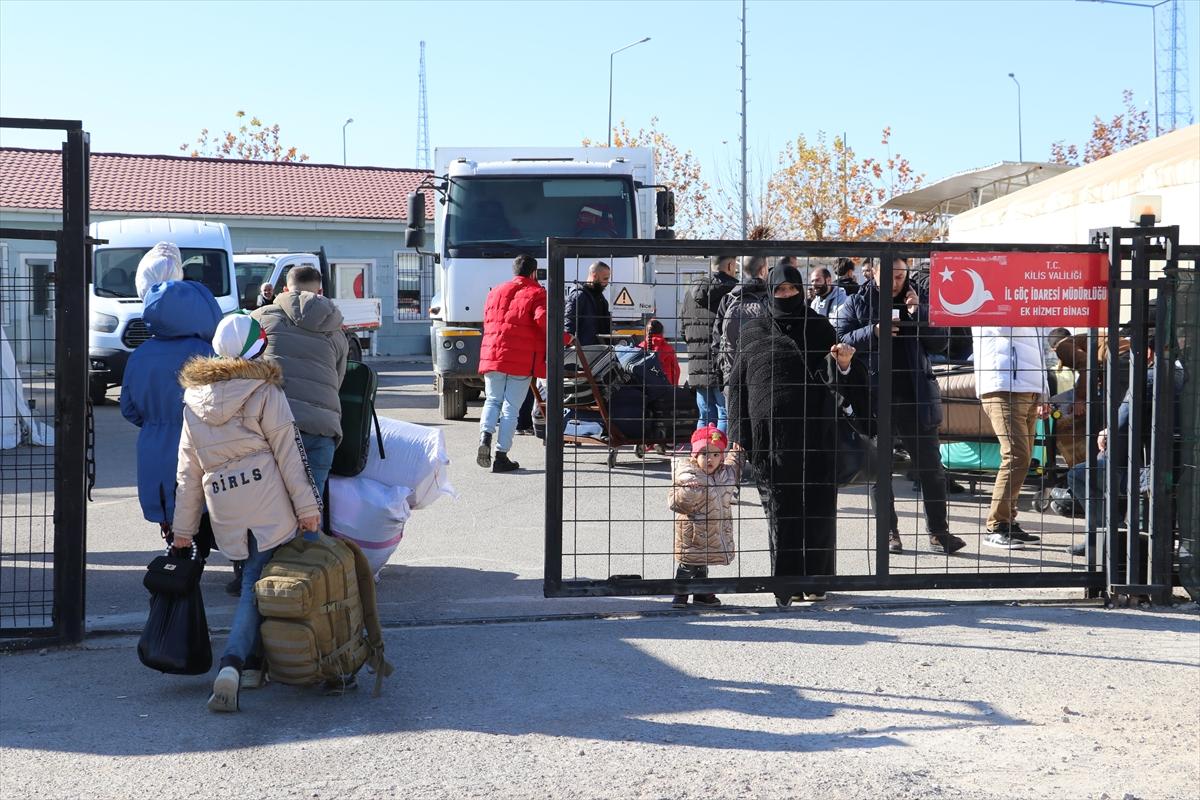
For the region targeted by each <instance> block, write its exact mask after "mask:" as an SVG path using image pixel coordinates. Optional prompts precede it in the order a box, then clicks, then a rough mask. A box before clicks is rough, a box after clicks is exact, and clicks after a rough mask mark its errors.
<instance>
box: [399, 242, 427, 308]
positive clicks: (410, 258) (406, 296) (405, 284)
mask: <svg viewBox="0 0 1200 800" xmlns="http://www.w3.org/2000/svg"><path fill="white" fill-rule="evenodd" d="M432 284H433V261H432V259H430V258H429V257H427V256H422V255H420V254H418V253H412V252H403V251H398V252H397V253H396V321H397V322H400V321H403V320H422V319H429V300H430V297H431V295H432V294H433V292H432Z"/></svg>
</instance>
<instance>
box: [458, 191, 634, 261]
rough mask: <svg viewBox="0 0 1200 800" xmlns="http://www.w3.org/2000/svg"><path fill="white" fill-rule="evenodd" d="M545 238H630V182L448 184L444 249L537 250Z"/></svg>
mask: <svg viewBox="0 0 1200 800" xmlns="http://www.w3.org/2000/svg"><path fill="white" fill-rule="evenodd" d="M547 236H562V237H570V236H574V237H583V238H597V239H631V238H633V236H634V226H633V186H632V184H631V183H630V182H629V180H628V179H626V178H609V177H578V176H571V177H568V176H563V177H539V178H456V179H454V180H452V181H451V182H450V193H449V208H448V210H447V214H446V246H447V248H460V249H461V248H471V247H473V246H477V247H488V248H489V249H496V248H497V247H499V248H500V249H504V250H508V249H511V250H512V251H514V252H519V251H525V250H533V251H534V252H537V251H538V250H540V249H541V248H543V247H545V244H546V237H547Z"/></svg>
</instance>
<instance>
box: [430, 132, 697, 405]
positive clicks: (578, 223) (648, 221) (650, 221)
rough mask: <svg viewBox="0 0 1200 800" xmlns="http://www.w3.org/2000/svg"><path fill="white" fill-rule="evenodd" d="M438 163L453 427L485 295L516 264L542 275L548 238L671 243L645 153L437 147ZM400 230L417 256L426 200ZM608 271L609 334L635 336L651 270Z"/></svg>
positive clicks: (446, 378)
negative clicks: (522, 257)
mask: <svg viewBox="0 0 1200 800" xmlns="http://www.w3.org/2000/svg"><path fill="white" fill-rule="evenodd" d="M435 163H436V168H435V171H434V176H433V178H432V179H431V180H430V183H429V188H431V189H432V190H433V191H434V192H436V193H437V195H438V203H437V210H436V214H435V223H436V224H435V231H434V232H435V237H434V238H435V241H434V247H433V258H434V263H435V267H434V296H433V299H432V302H431V304H430V321H431V325H430V337H431V348H432V352H433V368H434V376H435V381H436V384H437V390H438V394H439V398H440V400H439V409H440V411H441V415H442V418H443V419H462V418H463V417H464V416H465V414H466V410H467V400H468V399H469V396H476V397H477V396H478V394H479V392H480V390H481V389H482V388H483V377H482V376H481V375H479V346H480V341H481V336H482V332H483V308H484V303H485V301H486V299H487V295H488V292H489V291H491V289H492V288H493V287H495V286H497V285H499V284H501V283H504V282H505V281H508V280H511V279H512V261H513V257H514V256H517V255H519V254H521V253H528V254H530V255H532V256H534V257H535V258H537V259H538V260H539V262H540V263H541V265H542V267H543V269H544V266H545V256H546V239H547V237H551V236H553V237H580V238H613V239H637V238H641V239H653V238H656V236H657V237H660V238H670V237H672V236H673V232H672V231H671V230H670V227H671V225H673V224H674V198H673V196H672V195H671V193H670V192H669V191H666V190H664V188H663V187H660V186H656V185H655V183H654V153H653V151H652V150H651V149H649V148H640V147H625V148H605V149H599V148H587V147H546V148H532V147H520V148H514V147H473V148H462V147H445V148H443V147H439V148H437V150H436V151H435ZM408 219H409V223H408V224H409V228H408V233H407V236H406V244H407V245H408V246H409V247H415V248H418V249H421V248H424V247H425V231H424V225H425V196H424V195H423V194H420V193H417V194H413V195H410V197H409V213H408ZM606 261H607V260H606ZM589 264H590V259H589V260H584V259H570V260H569V261H568V263H567V265H566V275H565V277H566V281H565V283H566V287H565V288H566V289H567V290H569V289H570V287H571V286H572V285H573V284H574V283H575V282H577V281H581V280H585V279H586V274H587V268H588V266H589ZM609 265H610V266H611V267H612V281H611V283H610V285H609V287H608V290H607V292H606V295H607V298H608V302H609V307H610V309H611V311H612V315H613V328H614V332H616V333H621V332H623V330H622V328H623V327H624V329H627V330H630V331H631V332H632V331H633V330H640V328H641V326H642V325H643V324H644V321H645V320H646V319H647V318H648V317H649V316H651V315H653V314H654V291H653V289H654V287H653V285H652V283H653V281H652V276H653V274H654V273H653V264H652V263H651V260H650V259H646V258H642V257H620V258H613V259H611V261H610V264H609ZM539 274H541V275H544V274H545V273H544V271H539ZM564 301H565V297H560V298H551V300H550V302H560V303H561V302H564Z"/></svg>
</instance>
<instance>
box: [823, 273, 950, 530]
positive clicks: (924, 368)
mask: <svg viewBox="0 0 1200 800" xmlns="http://www.w3.org/2000/svg"><path fill="white" fill-rule="evenodd" d="M888 294H889V295H890V298H888V299H886V300H884V299H882V298H881V297H880V291H879V285H878V284H877V283H875V282H873V281H872V282H871V283H867V284H863V286H862V288H861V289H860V290H859V291H858V292H857V293H856V294H855V295H853V296H852V297H851V298H850V299H849V300H847V301H846V304H845V305H844V306H842V310H841V313H840V314H838V318H837V323H836V325H837V333H838V338H839V339H840V340H841V341H842V342H845V343H846V344H848V345H850V346H851V347H853V348H855V350H856V351H857V352H858V356H859V357H865V358H866V360H867V371H868V373H869V374H870V376H871V388H872V401H873V402H875V403H878V389H879V382H880V378H881V375H880V368H879V323H878V322H877V320H878V319H879V306H880V303H881V302H882V303H885V307H884V317H885V318H887V317H889V316H890V317H891V319H892V320H893V322H892V323H891V327H892V369H891V374H890V375H889V376H887V377H888V379H890V380H891V382H892V403H891V409H892V432H893V434H894V436H895V438H896V439H898V440H899V441H900V442H901V443H902V444H903V446H904V449H905V450H907V451H908V453H909V455H911V456H912V460H913V469H914V471H915V472H916V474H917V479H918V480H919V481H920V483H921V494H922V497H923V499H924V501H925V521H926V525H927V528H928V532H929V546H930V548H931V549H933V550H934V551H935V552H939V553H953V552H956V551H958V550H960V549H962V548H963V547H964V546H965V545H966V542H964V541H963V540H962V539H960V538H958V537H957V536H952V535H951V534H950V523H949V519H948V517H947V512H946V473H945V470H944V469H943V468H942V457H941V451H940V449H939V448H938V426H939V425H941V423H942V395H941V391H940V390H939V389H938V385H937V381H936V380H935V379H934V377H933V369H932V367H930V364H929V354H930V353H940V352H943V351H945V349H946V334H945V330H944V329H938V328H930V327H929V303H928V300H926V299H923V298H922V297H921V296H920V295H919V294H918V293H917V290H916V289H915V288H914V287H913V286H912V284H910V283H909V280H908V262H907V261H906V260H905V259H902V258H898V259H896V261H895V262H894V264H893V267H892V285H891V291H890V292H889V293H888ZM876 410H877V409H872V411H873V412H874V411H876ZM875 493H876V503H878V502H879V499H878V493H879V486H878V485H876V486H875ZM888 549H889V550H891V552H893V553H901V552H903V551H904V548H903V545H902V543H901V541H900V532H899V530H898V522H897V519H896V512H895V508H894V505H893V509H892V530H891V535H890V536H889V538H888Z"/></svg>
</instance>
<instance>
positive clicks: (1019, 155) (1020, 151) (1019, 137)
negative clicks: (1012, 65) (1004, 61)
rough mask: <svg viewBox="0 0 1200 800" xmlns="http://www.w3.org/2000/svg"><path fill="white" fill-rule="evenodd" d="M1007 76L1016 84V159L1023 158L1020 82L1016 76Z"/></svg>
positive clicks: (1023, 143)
mask: <svg viewBox="0 0 1200 800" xmlns="http://www.w3.org/2000/svg"><path fill="white" fill-rule="evenodd" d="M1008 77H1010V78H1012V82H1013V83H1015V84H1016V85H1017V160H1018V161H1024V160H1025V141H1024V137H1023V136H1022V135H1021V82H1020V81H1019V80H1017V76H1016V75H1014V74H1012V73H1011V72H1010V73H1008Z"/></svg>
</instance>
